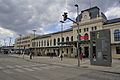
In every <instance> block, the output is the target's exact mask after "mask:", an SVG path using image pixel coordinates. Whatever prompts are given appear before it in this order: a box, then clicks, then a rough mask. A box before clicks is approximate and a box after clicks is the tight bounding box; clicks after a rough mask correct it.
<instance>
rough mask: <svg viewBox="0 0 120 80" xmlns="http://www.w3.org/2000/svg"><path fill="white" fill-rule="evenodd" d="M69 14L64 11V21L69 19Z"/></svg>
mask: <svg viewBox="0 0 120 80" xmlns="http://www.w3.org/2000/svg"><path fill="white" fill-rule="evenodd" d="M67 14H68V13H67V12H64V15H62V16H63V18H64V19H63V20H64V21H66V20H67Z"/></svg>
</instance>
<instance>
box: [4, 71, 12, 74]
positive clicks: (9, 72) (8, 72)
mask: <svg viewBox="0 0 120 80" xmlns="http://www.w3.org/2000/svg"><path fill="white" fill-rule="evenodd" d="M3 72H4V73H7V74H11V73H13V72H12V71H10V70H3Z"/></svg>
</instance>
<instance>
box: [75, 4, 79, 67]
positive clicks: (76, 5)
mask: <svg viewBox="0 0 120 80" xmlns="http://www.w3.org/2000/svg"><path fill="white" fill-rule="evenodd" d="M75 7H77V23H78V24H77V25H78V30H77V33H78V35H77V52H78V53H77V54H78V67H79V66H80V50H79V46H80V45H79V44H80V43H79V42H80V38H79V36H80V31H79V30H80V29H79V27H80V24H79V6H78V4H75Z"/></svg>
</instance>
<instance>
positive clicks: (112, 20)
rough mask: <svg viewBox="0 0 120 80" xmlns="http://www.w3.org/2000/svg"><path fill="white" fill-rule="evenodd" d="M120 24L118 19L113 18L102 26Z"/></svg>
mask: <svg viewBox="0 0 120 80" xmlns="http://www.w3.org/2000/svg"><path fill="white" fill-rule="evenodd" d="M117 22H120V18H115V19H111V20H107V21H106V22H105V23H104V25H106V24H112V23H117Z"/></svg>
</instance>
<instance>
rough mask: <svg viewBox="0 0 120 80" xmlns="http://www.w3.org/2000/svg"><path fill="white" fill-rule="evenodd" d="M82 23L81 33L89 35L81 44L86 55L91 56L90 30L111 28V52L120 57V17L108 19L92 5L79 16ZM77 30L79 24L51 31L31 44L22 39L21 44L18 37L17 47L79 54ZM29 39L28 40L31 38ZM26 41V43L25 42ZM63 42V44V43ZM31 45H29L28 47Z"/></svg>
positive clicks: (37, 52) (38, 52)
mask: <svg viewBox="0 0 120 80" xmlns="http://www.w3.org/2000/svg"><path fill="white" fill-rule="evenodd" d="M78 18H79V24H80V30H79V32H80V35H81V36H87V38H86V42H84V41H83V43H82V44H81V46H80V47H81V52H83V53H84V54H85V57H89V52H90V51H89V48H90V47H89V45H90V44H89V41H90V31H96V30H103V29H110V31H111V52H112V57H113V58H120V18H116V19H111V20H107V18H106V16H105V15H104V13H102V12H101V10H100V9H99V8H98V7H96V6H95V7H92V8H89V9H86V10H83V11H81V13H80V14H79V16H77V17H76V20H77V19H78ZM77 31H78V26H77V25H76V24H73V25H72V28H70V29H67V30H64V31H62V32H61V31H60V32H55V33H50V34H46V35H40V36H38V37H36V38H34V39H32V38H33V37H32V38H29V39H31V40H30V42H29V41H28V42H29V44H28V42H27V41H26V40H27V39H26V40H25V41H24V40H22V44H21V45H20V38H17V39H16V43H15V45H16V47H17V49H19V47H22V48H24V45H25V44H26V45H27V46H26V48H31V50H32V51H34V50H35V53H36V54H39V55H48V54H49V53H55V55H56V56H59V55H60V54H64V56H67V57H75V56H77V48H76V44H77ZM29 39H28V40H29ZM23 43H24V44H23ZM61 43H62V44H61ZM28 46H29V47H28ZM95 50H96V46H95V45H94V48H93V51H94V52H95Z"/></svg>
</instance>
